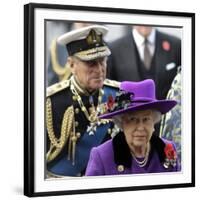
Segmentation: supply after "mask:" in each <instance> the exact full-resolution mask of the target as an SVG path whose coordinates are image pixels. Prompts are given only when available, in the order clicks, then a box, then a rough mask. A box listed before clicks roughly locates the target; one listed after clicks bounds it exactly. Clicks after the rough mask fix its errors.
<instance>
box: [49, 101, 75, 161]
mask: <svg viewBox="0 0 200 200" xmlns="http://www.w3.org/2000/svg"><path fill="white" fill-rule="evenodd" d="M51 107H52V105H51V99H50V98H47V101H46V124H47V132H48V137H49V140H50V142H51V143H50V149H49V151H48V152H47V154H46V160H47V162H49V161H52V160H53V159H55V158H56V156H57V155H58V154H59V153H60V152H61V150H62V149H63V147H64V146H65V144H66V142H67V140H68V138H69V136H70V135H74V133H73V129H74V128H73V125H74V108H73V106H70V107H69V108H68V109H67V110H66V111H65V113H64V117H63V120H62V126H61V134H60V138H59V139H58V138H56V136H55V133H54V129H53V116H52V108H51ZM73 146H75V145H73ZM74 148H75V147H74ZM74 151H75V150H73V152H74ZM73 157H74V156H73Z"/></svg>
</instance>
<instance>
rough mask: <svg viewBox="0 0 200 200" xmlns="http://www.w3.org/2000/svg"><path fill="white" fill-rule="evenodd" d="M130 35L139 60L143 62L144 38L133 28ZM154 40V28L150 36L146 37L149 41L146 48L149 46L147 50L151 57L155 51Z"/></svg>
mask: <svg viewBox="0 0 200 200" xmlns="http://www.w3.org/2000/svg"><path fill="white" fill-rule="evenodd" d="M132 34H133V38H134V40H135V43H136V46H137V49H138V52H139V55H140V58H141V59H142V60H144V40H145V38H144V37H143V36H142V35H140V34H139V33H138V31H137V30H136V29H134V28H133V30H132ZM155 40H156V30H155V28H153V29H152V31H151V33H150V35H149V36H148V41H149V43H148V46H149V50H150V53H151V55H152V56H153V54H154V51H155Z"/></svg>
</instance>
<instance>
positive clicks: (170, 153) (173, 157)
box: [163, 143, 177, 168]
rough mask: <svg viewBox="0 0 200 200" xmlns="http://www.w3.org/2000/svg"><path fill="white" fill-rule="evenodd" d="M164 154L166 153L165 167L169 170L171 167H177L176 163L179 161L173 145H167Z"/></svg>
mask: <svg viewBox="0 0 200 200" xmlns="http://www.w3.org/2000/svg"><path fill="white" fill-rule="evenodd" d="M164 153H165V156H166V158H165V162H164V164H163V165H164V167H165V168H169V167H170V166H172V167H175V166H176V161H177V154H176V151H175V149H174V146H173V144H171V143H168V144H166V145H165V148H164Z"/></svg>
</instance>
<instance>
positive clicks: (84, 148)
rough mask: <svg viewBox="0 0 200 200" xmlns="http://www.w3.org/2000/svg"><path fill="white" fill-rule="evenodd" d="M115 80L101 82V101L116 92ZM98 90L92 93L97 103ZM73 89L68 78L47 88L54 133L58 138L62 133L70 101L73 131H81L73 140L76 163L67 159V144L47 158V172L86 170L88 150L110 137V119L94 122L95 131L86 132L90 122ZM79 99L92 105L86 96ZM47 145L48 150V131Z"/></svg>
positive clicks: (78, 172) (71, 173)
mask: <svg viewBox="0 0 200 200" xmlns="http://www.w3.org/2000/svg"><path fill="white" fill-rule="evenodd" d="M118 85H119V84H118V82H116V81H111V80H108V79H106V80H105V81H104V86H103V88H102V89H103V91H104V94H103V97H102V103H103V102H106V101H107V97H108V96H109V95H112V96H115V94H116V92H117V91H118V88H119V87H118ZM98 95H99V92H98V91H97V92H96V93H94V94H93V99H94V105H95V106H97V103H98ZM73 96H74V95H73V93H72V91H71V89H70V80H65V81H63V82H60V83H57V84H54V85H53V86H50V87H49V88H48V92H47V97H48V98H50V99H51V104H52V117H53V128H54V133H55V136H56V137H57V138H59V137H60V133H61V123H62V120H63V115H64V112H65V111H66V109H67V108H68V107H69V106H72V105H73V108H74V110H76V112H74V114H75V117H74V119H75V123H76V127H75V131H76V133H80V138H78V140H77V143H76V151H75V163H74V165H73V164H72V160H68V158H67V157H68V146H67V145H68V144H67V143H66V144H65V146H64V147H63V148H62V151H61V152H60V153H59V154H58V155H57V157H56V158H55V159H53V160H51V161H49V162H47V171H48V172H49V173H50V174H54V175H58V176H81V175H83V174H84V172H85V168H86V166H87V162H88V159H89V154H90V151H91V149H92V148H93V147H96V146H98V145H100V144H102V143H103V142H105V141H106V140H108V139H110V137H111V136H110V135H109V134H108V132H109V131H108V129H111V128H113V127H114V125H113V123H112V122H109V123H106V124H101V125H100V126H97V129H96V132H95V133H94V134H89V133H88V132H87V127H88V125H89V124H90V122H89V121H88V119H87V118H86V116H85V114H84V113H83V112H82V111H81V108H80V105H79V103H78V101H77V100H75V99H74V98H73ZM80 96H81V98H82V102H83V104H84V106H85V107H86V109H87V110H88V108H89V107H90V106H91V104H90V102H89V96H87V95H80ZM46 146H47V147H46V148H47V149H46V152H48V150H49V147H50V140H49V137H48V134H47V145H46Z"/></svg>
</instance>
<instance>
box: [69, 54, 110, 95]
mask: <svg viewBox="0 0 200 200" xmlns="http://www.w3.org/2000/svg"><path fill="white" fill-rule="evenodd" d="M68 62H69V63H70V66H71V70H72V73H73V75H74V76H75V78H76V80H77V81H78V83H79V84H80V86H81V87H82V88H84V89H86V90H88V91H89V92H92V91H94V90H97V89H100V88H102V87H103V82H104V80H105V78H106V68H107V57H103V58H98V59H95V60H91V61H81V60H79V59H78V58H75V57H70V58H69V59H68Z"/></svg>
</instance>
